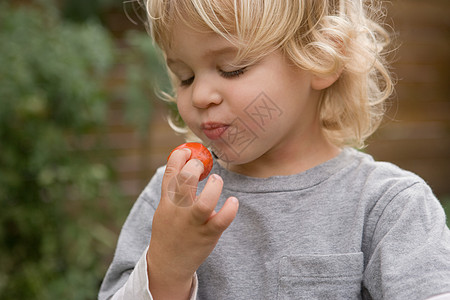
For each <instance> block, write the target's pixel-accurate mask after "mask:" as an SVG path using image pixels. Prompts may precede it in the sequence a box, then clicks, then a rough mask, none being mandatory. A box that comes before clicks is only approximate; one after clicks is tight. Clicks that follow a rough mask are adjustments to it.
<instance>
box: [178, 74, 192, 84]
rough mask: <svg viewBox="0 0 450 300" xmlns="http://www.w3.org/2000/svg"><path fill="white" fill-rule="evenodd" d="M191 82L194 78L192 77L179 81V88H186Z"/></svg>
mask: <svg viewBox="0 0 450 300" xmlns="http://www.w3.org/2000/svg"><path fill="white" fill-rule="evenodd" d="M192 82H194V76H192V77H190V78H188V79H185V80H181V81H180V85H181V86H188V85H191V84H192Z"/></svg>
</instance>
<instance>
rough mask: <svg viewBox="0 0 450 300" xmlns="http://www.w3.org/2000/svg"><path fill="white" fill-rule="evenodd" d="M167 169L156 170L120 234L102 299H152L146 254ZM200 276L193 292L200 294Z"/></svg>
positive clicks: (105, 280)
mask: <svg viewBox="0 0 450 300" xmlns="http://www.w3.org/2000/svg"><path fill="white" fill-rule="evenodd" d="M163 173H164V168H160V169H158V170H157V172H156V174H155V176H153V178H152V180H151V181H150V183H149V184H148V185H147V187H146V188H145V189H144V191H143V192H142V193H141V195H140V196H139V198H138V199H137V201H136V202H135V203H134V205H133V207H132V209H131V211H130V213H129V215H128V217H127V219H126V221H125V223H124V225H123V227H122V230H121V232H120V235H119V239H118V242H117V246H116V250H115V253H114V258H113V261H112V263H111V265H110V266H109V268H108V271H107V272H106V275H105V278H104V279H103V282H102V285H101V287H100V291H99V294H98V299H99V300H107V299H108V300H109V299H123V300H126V299H143V300H148V299H152V296H151V294H150V291H149V288H148V276H147V261H146V253H147V249H148V245H149V243H150V237H151V233H152V221H153V215H154V213H155V210H156V207H157V206H158V204H159V199H160V197H161V182H162V177H163ZM197 286H198V282H197V277H196V275H195V277H194V284H193V287H192V290H191V293H192V297H191V299H195V297H196V295H197Z"/></svg>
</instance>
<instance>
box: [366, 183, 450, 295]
mask: <svg viewBox="0 0 450 300" xmlns="http://www.w3.org/2000/svg"><path fill="white" fill-rule="evenodd" d="M386 202H387V204H385V205H382V206H381V208H378V209H377V208H376V209H374V210H373V211H378V212H379V216H378V217H377V220H376V223H375V224H376V225H375V226H374V230H373V233H372V240H371V246H370V252H369V253H368V262H367V265H366V268H365V272H364V286H365V287H366V288H367V290H368V291H369V293H370V295H371V297H372V298H373V299H410V300H413V299H427V298H431V297H434V296H438V295H441V294H445V293H450V259H449V258H450V231H449V229H448V227H447V225H446V218H445V213H444V210H443V208H442V206H441V205H440V203H439V201H438V200H437V199H436V197H435V196H434V195H433V193H432V192H431V189H430V188H429V187H428V186H427V185H426V184H425V183H423V182H417V183H415V184H412V185H411V186H409V187H407V188H405V189H403V190H401V191H400V192H398V193H397V194H396V195H395V196H394V197H392V198H391V199H390V200H389V201H386ZM443 297H445V296H444V295H443ZM438 299H440V298H438ZM444 299H446V298H444Z"/></svg>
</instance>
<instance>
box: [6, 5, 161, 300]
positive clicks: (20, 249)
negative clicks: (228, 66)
mask: <svg viewBox="0 0 450 300" xmlns="http://www.w3.org/2000/svg"><path fill="white" fill-rule="evenodd" d="M36 2H37V3H38V4H36V3H32V5H30V4H29V5H27V6H23V5H17V4H16V5H13V3H14V1H2V2H1V3H0V205H1V208H2V209H1V210H0V241H1V244H0V266H1V267H0V295H1V298H2V299H5V300H6V299H95V298H96V295H97V292H98V288H99V284H100V282H101V280H102V278H103V276H104V273H105V271H106V266H107V265H108V264H109V262H110V258H111V254H112V252H113V250H114V247H115V243H116V239H117V235H116V234H115V232H116V231H117V229H118V228H120V226H121V225H122V223H123V221H124V218H125V217H126V215H127V214H128V211H129V208H130V203H129V202H128V201H123V198H122V197H121V193H120V191H119V190H118V188H116V186H117V184H116V183H117V180H116V179H115V176H114V171H113V170H112V168H111V167H110V166H109V163H108V157H107V152H105V148H104V146H103V145H104V141H103V139H104V136H105V135H104V133H105V130H106V125H107V124H106V122H107V120H106V112H107V108H108V101H107V100H108V99H110V97H111V95H110V94H109V92H108V91H107V90H106V88H105V86H106V85H105V81H106V80H107V79H108V75H109V72H110V71H111V69H112V67H113V66H114V64H115V63H117V59H118V57H117V51H116V49H115V46H114V43H113V41H112V38H111V36H110V34H109V33H108V32H107V31H106V30H105V29H104V28H103V27H102V26H101V25H99V24H98V23H95V22H83V23H81V22H78V23H74V22H68V21H67V20H63V19H62V18H61V16H60V15H59V12H58V9H56V6H54V5H52V4H53V3H52V1H47V0H46V1H43V0H41V1H36ZM72 2H73V1H72ZM143 36H146V35H145V34H137V33H135V34H133V35H130V37H129V41H130V42H132V43H135V44H136V47H135V49H136V50H133V51H130V52H129V53H128V54H127V55H126V57H122V58H123V59H124V60H125V62H127V63H128V65H127V74H128V76H127V77H128V83H129V84H128V87H127V89H126V90H123V91H122V92H123V93H124V95H126V96H127V97H128V98H129V101H127V106H128V109H127V111H128V115H130V116H131V115H132V116H133V117H130V118H129V119H132V120H134V121H135V124H134V125H135V126H137V127H139V128H140V130H141V132H144V133H145V130H146V128H147V127H148V113H149V111H150V110H151V105H150V103H149V95H148V93H149V92H148V89H152V91H151V92H153V88H154V87H153V84H150V83H151V81H152V80H155V78H156V77H159V76H156V77H155V75H151V74H154V72H155V70H157V72H160V68H161V64H160V63H158V62H157V60H155V58H154V57H153V56H155V55H158V54H157V52H156V50H154V49H153V50H151V51H150V53H148V51H149V49H150V48H148V47H152V46H151V41H150V39H148V38H146V39H144V38H143ZM149 45H150V46H149ZM145 52H147V55H150V56H151V57H150V58H147V59H148V60H149V61H148V62H147V63H142V62H139V59H140V57H141V56H142V55H143V53H145ZM148 64H151V65H155V66H154V68H148ZM152 76H153V77H152ZM161 78H164V77H161ZM138 113H139V114H138Z"/></svg>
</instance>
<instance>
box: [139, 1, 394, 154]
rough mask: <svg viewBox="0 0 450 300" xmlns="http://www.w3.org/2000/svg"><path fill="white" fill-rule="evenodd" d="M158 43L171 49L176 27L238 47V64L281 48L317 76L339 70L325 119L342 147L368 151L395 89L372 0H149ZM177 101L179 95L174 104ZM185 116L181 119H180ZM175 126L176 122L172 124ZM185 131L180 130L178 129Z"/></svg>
mask: <svg viewBox="0 0 450 300" xmlns="http://www.w3.org/2000/svg"><path fill="white" fill-rule="evenodd" d="M145 4H146V9H147V13H148V19H149V29H150V33H151V35H152V37H153V39H154V41H155V42H156V43H157V44H158V45H159V46H160V47H161V48H162V49H163V50H167V49H168V48H170V44H171V33H172V28H173V26H174V23H175V22H183V24H185V25H187V26H190V27H191V28H193V29H195V30H201V31H205V30H207V31H213V32H216V33H217V34H219V35H221V36H222V37H224V38H226V39H227V40H229V41H230V42H232V43H234V44H235V45H236V46H237V47H238V49H239V52H238V55H237V56H238V57H237V58H236V61H240V60H242V59H243V58H245V61H246V63H248V62H249V61H250V62H252V61H257V60H259V59H261V58H263V57H264V56H265V55H267V54H269V53H271V52H273V51H275V50H281V51H282V52H283V53H284V54H285V55H286V56H287V57H288V58H289V59H290V60H291V61H292V62H293V63H295V64H296V65H297V66H298V67H300V68H303V69H306V70H309V71H311V72H313V73H314V74H316V75H318V76H329V75H333V74H336V73H339V72H340V76H339V79H338V80H337V81H336V82H335V83H334V84H333V85H331V86H330V87H328V88H326V89H325V90H323V93H322V96H321V100H320V107H319V109H320V111H319V114H320V121H321V125H322V128H323V130H324V133H325V134H326V136H327V137H328V138H329V140H330V141H332V142H333V143H334V144H336V145H338V146H353V147H363V146H364V141H365V140H366V138H367V137H369V136H370V135H371V134H372V133H373V132H374V131H375V130H376V129H377V128H378V126H379V124H380V122H381V120H382V118H383V115H384V112H385V100H386V99H388V98H389V96H390V95H391V93H392V91H393V81H392V78H391V75H390V73H389V71H388V68H387V64H386V60H385V55H386V53H387V51H386V46H387V45H388V44H389V34H388V32H387V31H386V30H385V29H384V28H383V27H382V26H381V25H380V24H381V17H383V11H382V9H381V7H380V3H379V2H376V1H371V0H291V1H273V0H252V1H250V0H221V1H214V0H146V3H145ZM174 98H175V97H173V101H174V100H175V99H174ZM178 118H179V117H178ZM172 124H174V122H172ZM178 129H180V128H178Z"/></svg>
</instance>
